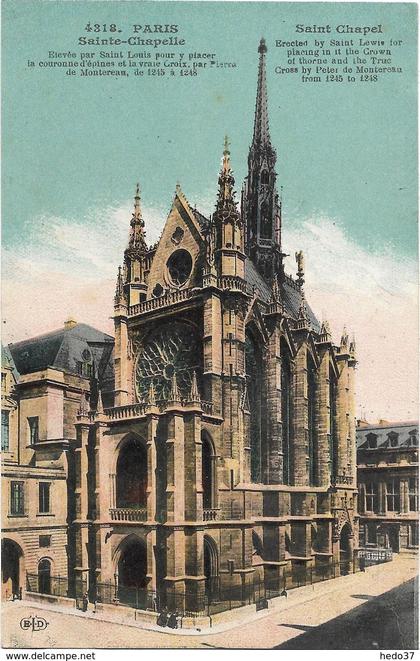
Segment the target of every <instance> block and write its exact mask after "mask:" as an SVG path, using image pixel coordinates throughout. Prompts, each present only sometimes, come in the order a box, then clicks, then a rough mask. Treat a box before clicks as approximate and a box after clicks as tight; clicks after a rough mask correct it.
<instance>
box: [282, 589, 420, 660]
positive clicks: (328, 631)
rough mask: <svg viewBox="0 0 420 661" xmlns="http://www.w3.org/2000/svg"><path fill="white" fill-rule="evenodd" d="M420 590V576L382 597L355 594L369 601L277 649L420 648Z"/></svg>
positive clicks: (301, 626)
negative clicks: (419, 608) (419, 583)
mask: <svg viewBox="0 0 420 661" xmlns="http://www.w3.org/2000/svg"><path fill="white" fill-rule="evenodd" d="M417 594H418V591H417V579H412V580H410V581H407V582H406V583H403V584H402V585H399V586H398V587H396V588H393V589H392V590H389V592H385V593H384V594H382V595H380V596H379V597H369V595H353V596H355V597H358V598H363V599H365V598H368V601H367V602H366V603H364V604H361V605H360V606H356V608H353V609H352V610H351V611H348V612H347V613H344V614H343V615H339V616H338V617H336V618H334V619H333V620H330V621H329V622H326V623H325V624H321V625H320V626H318V627H315V628H312V630H310V631H307V632H305V633H303V634H301V635H299V636H296V637H295V638H292V639H291V640H288V641H286V642H285V643H282V644H281V645H278V646H276V647H275V648H274V649H283V650H352V649H353V650H370V649H372V650H374V649H376V650H381V649H386V650H391V649H397V650H415V649H418V625H417V621H418V620H417V618H418V613H417ZM284 626H290V625H289V624H287V625H284ZM293 626H294V627H297V628H303V627H304V626H305V625H293Z"/></svg>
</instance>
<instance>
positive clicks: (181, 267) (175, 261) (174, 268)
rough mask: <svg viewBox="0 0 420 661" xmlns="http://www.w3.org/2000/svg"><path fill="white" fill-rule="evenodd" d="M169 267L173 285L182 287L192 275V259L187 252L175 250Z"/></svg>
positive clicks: (170, 258)
mask: <svg viewBox="0 0 420 661" xmlns="http://www.w3.org/2000/svg"><path fill="white" fill-rule="evenodd" d="M167 266H168V273H169V278H170V280H171V282H172V284H174V285H176V286H177V287H180V286H181V285H184V284H185V283H186V282H187V280H188V278H189V277H190V275H191V271H192V257H191V255H190V253H189V252H188V251H187V250H175V252H173V253H172V255H171V256H170V257H169V259H168V264H167Z"/></svg>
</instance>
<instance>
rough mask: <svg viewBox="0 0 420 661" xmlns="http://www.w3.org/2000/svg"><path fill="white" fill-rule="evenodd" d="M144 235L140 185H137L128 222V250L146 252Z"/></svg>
mask: <svg viewBox="0 0 420 661" xmlns="http://www.w3.org/2000/svg"><path fill="white" fill-rule="evenodd" d="M145 235H146V233H145V231H144V220H143V217H142V213H141V206H140V185H139V184H137V186H136V194H135V196H134V211H133V214H132V217H131V221H130V237H129V240H128V249H129V250H130V249H131V250H147V245H146V239H145Z"/></svg>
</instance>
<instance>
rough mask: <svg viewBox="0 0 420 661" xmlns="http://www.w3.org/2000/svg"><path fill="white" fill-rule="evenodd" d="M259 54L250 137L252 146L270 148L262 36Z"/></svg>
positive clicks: (264, 46) (265, 51)
mask: <svg viewBox="0 0 420 661" xmlns="http://www.w3.org/2000/svg"><path fill="white" fill-rule="evenodd" d="M258 52H259V54H260V61H259V64H258V82H257V99H256V102H255V118H254V135H253V138H252V146H253V147H254V148H255V147H257V146H259V147H261V146H263V145H264V146H269V147H270V148H271V149H272V147H271V140H270V128H269V125H268V109H267V79H266V73H265V70H266V64H265V54H266V53H267V46H266V44H265V39H264V38H262V39H261V41H260V45H259V46H258Z"/></svg>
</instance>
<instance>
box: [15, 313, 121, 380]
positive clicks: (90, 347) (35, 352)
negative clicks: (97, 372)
mask: <svg viewBox="0 0 420 661" xmlns="http://www.w3.org/2000/svg"><path fill="white" fill-rule="evenodd" d="M113 343H114V338H113V337H111V335H107V334H106V333H103V332H102V331H99V330H97V329H96V328H93V327H92V326H89V325H87V324H75V325H73V326H71V327H64V328H60V329H58V330H55V331H52V332H51V333H46V334H44V335H38V336H37V337H32V338H30V339H28V340H22V341H21V342H15V343H13V344H9V350H10V353H11V355H12V357H13V360H14V362H15V365H16V368H17V369H18V371H19V372H20V374H30V373H32V372H37V371H39V370H42V369H46V368H47V367H54V368H56V369H59V370H63V371H66V372H72V373H75V374H77V373H78V371H77V364H78V363H80V362H83V361H84V360H86V359H85V358H84V356H83V355H82V354H83V352H84V351H86V350H87V351H89V355H90V358H91V359H90V360H89V361H88V362H92V359H93V361H94V362H95V364H96V365H98V364H99V361H100V358H101V355H102V352H103V348H104V346H105V345H110V344H112V345H113ZM85 355H86V354H85Z"/></svg>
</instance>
